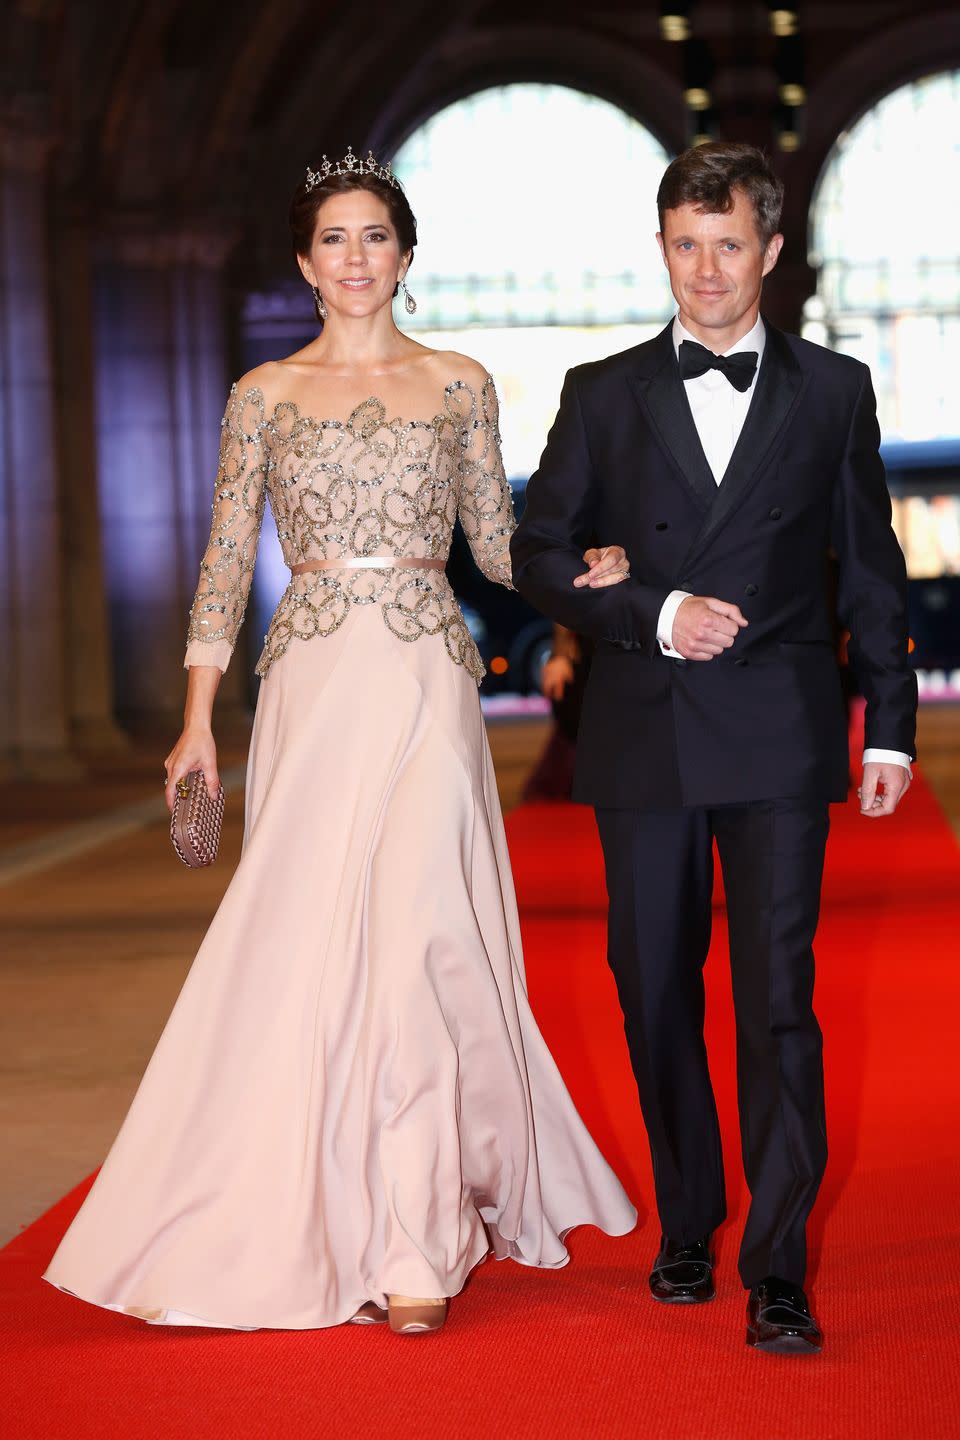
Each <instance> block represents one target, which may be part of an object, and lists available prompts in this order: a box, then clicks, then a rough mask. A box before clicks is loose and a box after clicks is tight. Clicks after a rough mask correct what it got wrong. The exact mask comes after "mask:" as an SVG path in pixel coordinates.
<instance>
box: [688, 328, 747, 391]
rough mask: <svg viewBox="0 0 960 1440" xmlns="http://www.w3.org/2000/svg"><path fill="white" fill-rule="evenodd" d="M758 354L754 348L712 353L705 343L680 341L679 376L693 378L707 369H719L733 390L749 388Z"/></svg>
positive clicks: (704, 372)
mask: <svg viewBox="0 0 960 1440" xmlns="http://www.w3.org/2000/svg"><path fill="white" fill-rule="evenodd" d="M759 358H760V357H759V355H758V354H757V352H756V350H740V351H738V352H737V354H736V355H714V353H713V351H712V350H708V349H707V347H706V346H705V345H698V344H697V343H696V341H695V340H681V341H680V378H681V380H695V379H696V378H697V376H698V375H705V374H706V373H707V371H708V370H719V371H720V373H721V375H726V377H727V379H728V380H729V381H730V384H731V385H732V386H733V388H734V390H740V391H741V392H742V391H744V390H749V389H750V386H751V385H752V384H753V377H754V375H755V374H756V369H757V361H758V359H759Z"/></svg>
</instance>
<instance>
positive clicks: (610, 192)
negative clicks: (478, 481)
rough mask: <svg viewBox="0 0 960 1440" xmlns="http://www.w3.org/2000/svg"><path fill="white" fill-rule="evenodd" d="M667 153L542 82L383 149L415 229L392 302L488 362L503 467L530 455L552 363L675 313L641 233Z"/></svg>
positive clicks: (556, 389) (623, 118)
mask: <svg viewBox="0 0 960 1440" xmlns="http://www.w3.org/2000/svg"><path fill="white" fill-rule="evenodd" d="M669 160H670V157H669V155H668V154H667V153H666V151H665V150H664V149H663V147H662V146H661V145H660V144H659V143H658V141H657V140H656V139H655V138H654V137H653V135H651V134H650V132H649V131H648V130H647V129H645V128H644V126H643V125H641V124H639V123H638V122H637V121H636V120H633V119H632V118H631V117H630V116H629V115H627V114H625V113H624V111H622V110H620V109H619V108H618V107H617V106H615V105H611V104H610V103H609V102H607V101H606V100H601V99H598V98H597V97H596V96H593V95H586V94H583V93H582V92H580V91H578V90H572V89H569V88H567V87H566V86H561V85H541V84H514V85H502V86H498V87H496V88H494V89H490V90H481V91H479V92H477V93H475V94H473V95H470V96H467V97H466V98H465V99H463V100H460V101H457V102H456V103H455V104H453V105H450V106H448V107H447V108H446V109H444V110H441V111H439V112H438V113H437V114H436V115H434V116H432V118H431V119H430V120H428V121H427V122H426V123H425V124H424V125H422V126H421V127H420V129H418V130H417V131H415V133H414V134H413V135H411V136H410V138H409V139H408V140H407V141H406V142H405V143H404V144H403V145H402V146H401V148H400V150H399V151H398V152H397V154H396V156H395V157H394V168H395V170H396V172H397V174H398V175H399V176H400V178H401V180H402V181H403V184H404V186H405V187H406V190H407V193H408V195H409V196H410V201H411V204H412V205H413V208H414V211H415V213H416V216H417V223H418V228H419V237H420V238H419V243H418V245H417V253H416V259H415V262H414V265H413V267H412V269H411V271H410V276H409V283H410V289H411V291H412V292H413V294H414V295H415V297H416V300H417V307H418V308H417V313H416V316H415V317H413V318H412V319H408V318H407V317H406V316H405V315H404V314H403V312H402V310H401V311H398V316H399V320H400V323H401V324H402V325H403V327H404V329H408V330H411V331H413V332H414V333H416V335H417V338H418V339H422V340H423V341H424V342H425V343H426V344H431V345H440V346H443V347H444V348H447V349H452V350H461V351H465V352H466V353H468V354H472V355H475V356H476V358H477V359H479V360H481V361H482V362H483V363H484V364H485V365H486V366H487V367H488V368H489V369H490V371H491V372H492V374H493V375H494V377H495V378H496V380H497V383H498V387H499V389H500V393H501V400H502V401H503V427H502V428H503V438H504V457H505V461H506V465H507V469H508V472H509V473H510V474H511V475H514V476H517V477H518V478H526V476H527V475H529V473H530V471H531V470H532V469H533V468H534V466H535V465H536V463H537V460H538V458H539V455H540V451H541V449H542V448H543V442H544V440H545V439H546V434H547V430H548V428H549V426H550V422H551V421H552V419H553V416H554V413H555V411H556V405H557V399H558V397H559V394H560V385H561V382H562V380H563V374H564V371H565V370H566V369H567V368H568V367H569V366H571V365H576V364H579V363H581V362H583V361H585V360H592V359H595V358H597V357H599V356H601V355H608V354H611V353H612V352H614V351H616V350H621V349H626V348H627V347H628V346H630V345H635V344H637V343H638V342H639V341H640V340H643V339H647V338H648V337H649V336H650V335H651V334H654V333H655V332H656V331H657V330H658V329H660V328H661V327H662V326H663V324H664V323H665V322H666V320H667V318H668V317H669V315H670V314H671V313H672V308H671V303H670V292H669V288H668V285H667V280H666V272H665V271H664V269H663V265H662V261H661V259H660V254H659V251H658V249H657V245H656V242H655V240H654V235H655V232H656V230H657V212H656V203H655V201H656V192H657V186H658V185H659V182H660V178H661V176H662V174H663V171H664V170H665V168H666V166H667V165H668V163H669Z"/></svg>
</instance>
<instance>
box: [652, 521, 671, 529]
mask: <svg viewBox="0 0 960 1440" xmlns="http://www.w3.org/2000/svg"><path fill="white" fill-rule="evenodd" d="M653 528H654V530H669V528H670V527H669V525H668V524H667V522H666V520H658V521H657V523H656V525H654V527H653Z"/></svg>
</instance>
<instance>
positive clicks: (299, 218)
mask: <svg viewBox="0 0 960 1440" xmlns="http://www.w3.org/2000/svg"><path fill="white" fill-rule="evenodd" d="M351 190H368V191H369V192H370V194H371V195H376V197H377V199H378V200H382V201H383V203H384V205H385V206H386V207H387V213H388V215H389V216H390V220H391V223H392V225H393V228H394V230H395V231H396V232H397V240H398V241H399V244H400V254H401V255H406V254H407V253H408V252H410V253H412V252H413V249H414V247H415V245H416V243H417V221H416V217H415V216H414V213H413V211H412V210H411V209H410V201H409V200H408V199H407V197H406V195H405V194H404V192H403V190H402V189H401V188H400V184H399V181H398V182H397V184H396V185H391V184H390V183H389V181H387V180H381V179H380V178H379V176H377V175H328V176H327V178H326V180H323V181H321V182H320V184H319V185H315V186H314V187H313V189H312V190H308V189H307V184H306V180H303V181H301V183H300V184H299V185H298V186H297V188H296V190H295V191H294V192H293V199H292V200H291V201H290V216H289V218H290V238H291V240H292V241H293V253H294V256H295V257H296V256H297V255H303V256H304V257H306V256H308V255H309V254H310V250H311V248H312V246H313V235H314V231H315V230H316V228H317V215H318V213H319V211H320V206H321V205H322V204H323V203H324V201H325V200H329V199H330V197H331V195H346V194H347V193H348V192H349V191H351Z"/></svg>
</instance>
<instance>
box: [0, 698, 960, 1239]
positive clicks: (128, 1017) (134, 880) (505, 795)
mask: <svg viewBox="0 0 960 1440" xmlns="http://www.w3.org/2000/svg"><path fill="white" fill-rule="evenodd" d="M545 733H546V725H545V724H544V723H543V722H530V721H518V722H504V721H498V722H496V723H494V724H492V725H491V726H490V738H491V744H492V747H493V751H494V758H495V760H496V764H497V774H498V780H499V783H500V789H501V799H502V801H503V804H504V807H505V808H509V807H510V806H512V805H513V804H515V803H516V801H517V799H518V798H519V791H520V787H521V785H522V782H523V778H524V776H525V775H526V773H527V771H528V769H529V766H530V764H531V762H532V759H533V757H534V756H535V755H536V754H537V752H538V750H539V748H540V746H541V744H542V742H543V738H544V735H545ZM958 740H960V708H958V707H939V708H928V709H926V710H925V711H924V712H923V716H922V722H921V742H920V743H921V755H922V758H923V763H924V768H925V773H926V775H927V777H928V779H930V781H931V783H933V785H934V788H935V789H936V791H937V793H938V795H939V797H940V800H941V803H942V804H943V807H944V809H945V811H946V812H947V814H948V815H949V816H950V817H951V820H952V822H953V825H954V829H955V831H956V833H957V835H958V837H960V759H958ZM244 743H245V737H244V735H243V733H242V732H237V733H235V734H233V735H231V736H229V737H227V739H226V741H224V739H223V737H221V751H222V753H221V764H222V766H223V768H224V772H225V774H227V775H229V776H231V777H232V780H233V786H232V788H231V789H230V790H229V792H228V803H227V822H226V826H225V834H224V840H223V849H222V857H221V860H220V861H219V862H218V863H217V865H216V866H214V867H213V868H212V869H211V870H209V871H198V872H192V873H188V872H187V871H185V870H183V868H182V867H181V866H180V865H179V864H178V863H177V862H176V860H175V859H174V857H173V854H172V851H171V850H170V847H169V841H168V838H167V827H166V821H165V811H164V810H163V809H162V800H161V797H160V784H161V778H160V777H161V773H162V756H163V754H164V751H165V748H166V747H165V746H164V744H163V743H162V737H145V738H144V739H143V740H142V741H141V742H140V744H139V745H138V746H136V747H133V748H132V749H131V752H130V754H129V755H127V756H126V757H124V758H123V759H122V760H120V761H117V760H111V762H110V763H109V765H101V766H97V765H93V766H92V769H91V775H90V777H89V778H88V779H87V780H84V781H80V782H74V783H71V784H58V785H32V786H20V787H16V786H6V787H0V817H2V818H0V1135H2V1154H3V1169H2V1174H3V1177H4V1178H3V1181H2V1190H0V1243H2V1242H3V1241H4V1240H6V1239H8V1238H10V1237H11V1236H12V1235H15V1234H16V1233H17V1232H18V1231H19V1230H20V1229H21V1228H22V1227H23V1226H24V1225H26V1224H28V1223H29V1222H30V1221H31V1220H33V1219H35V1218H36V1216H37V1215H39V1214H40V1213H41V1212H42V1211H43V1210H44V1209H46V1208H47V1207H48V1206H49V1205H50V1204H52V1203H53V1201H55V1200H56V1199H57V1198H58V1197H59V1196H60V1195H62V1194H63V1193H64V1192H65V1191H66V1190H68V1189H69V1188H70V1187H71V1186H72V1185H73V1184H74V1183H76V1182H77V1181H79V1180H80V1179H81V1178H82V1177H83V1176H84V1175H86V1174H88V1173H89V1171H90V1170H92V1169H93V1168H94V1167H95V1166H96V1165H97V1164H98V1162H99V1161H100V1159H101V1158H102V1157H103V1154H104V1153H105V1151H106V1150H107V1148H108V1147H109V1145H110V1142H111V1140H112V1138H113V1136H114V1134H115V1132H116V1130H117V1127H118V1125H119V1123H120V1121H121V1119H122V1117H123V1114H124V1112H125V1111H126V1108H127V1106H128V1104H129V1102H130V1098H131V1095H132V1093H133V1091H134V1089H135V1087H136V1084H137V1081H138V1079H139V1076H140V1074H141V1073H142V1071H143V1068H144V1065H145V1064H146V1061H147V1059H148V1058H149V1055H150V1052H151V1050H152V1048H153V1046H154V1044H155V1042H156V1039H157V1037H158V1035H159V1033H160V1030H161V1028H162V1026H163V1023H164V1020H165V1018H166V1015H167V1014H168V1012H169V1010H170V1007H171V1005H172V1004H173V1001H174V999H175V997H176V994H177V992H178V990H179V988H180V985H181V984H182V982H183V978H184V976H185V974H186V971H187V969H188V967H189V964H190V960H191V958H192V956H193V954H194V952H195V951H196V948H197V946H198V944H199V941H200V939H201V937H202V935H203V932H204V930H205V928H206V925H207V923H208V921H209V917H210V915H211V913H212V911H213V910H214V908H215V907H216V905H217V903H218V900H219V898H220V896H221V894H222V892H223V890H224V888H225V886H226V884H227V881H228V880H229V877H230V874H231V871H232V869H233V866H234V864H235V862H236V858H237V855H238V853H239V847H240V833H241V831H240V815H241V806H242V794H241V791H240V789H239V782H240V777H241V776H242V761H243V750H244ZM151 816H155V818H152V819H151V818H150V817H151Z"/></svg>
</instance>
